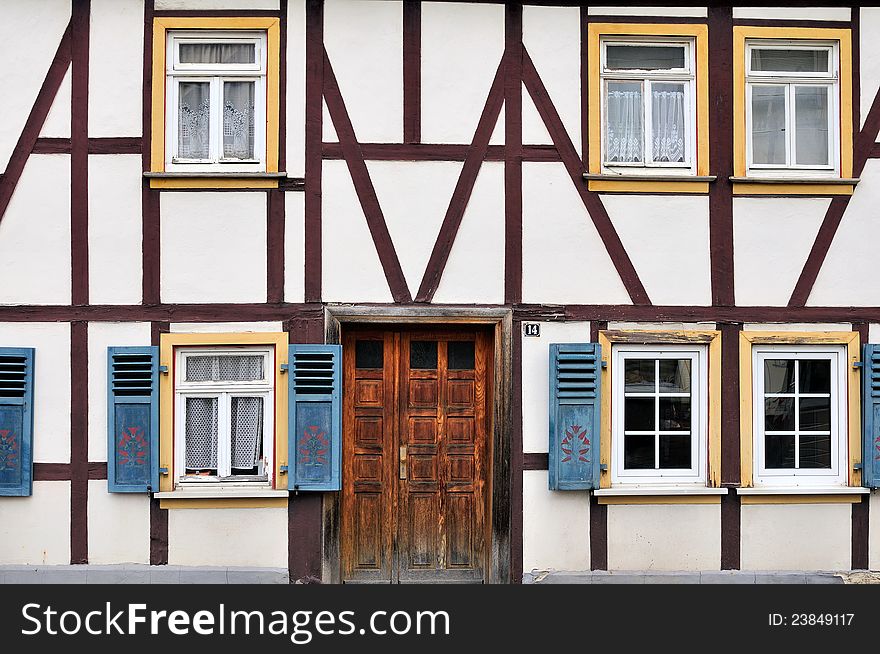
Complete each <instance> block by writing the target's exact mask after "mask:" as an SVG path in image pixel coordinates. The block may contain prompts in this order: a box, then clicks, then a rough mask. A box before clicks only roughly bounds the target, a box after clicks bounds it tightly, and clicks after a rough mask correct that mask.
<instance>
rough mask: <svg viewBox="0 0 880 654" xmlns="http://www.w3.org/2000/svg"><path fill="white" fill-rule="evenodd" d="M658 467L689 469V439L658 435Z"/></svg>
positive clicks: (679, 436)
mask: <svg viewBox="0 0 880 654" xmlns="http://www.w3.org/2000/svg"><path fill="white" fill-rule="evenodd" d="M660 467H661V468H677V469H681V468H685V469H687V468H690V467H691V437H690V436H682V435H677V434H676V435H664V434H660Z"/></svg>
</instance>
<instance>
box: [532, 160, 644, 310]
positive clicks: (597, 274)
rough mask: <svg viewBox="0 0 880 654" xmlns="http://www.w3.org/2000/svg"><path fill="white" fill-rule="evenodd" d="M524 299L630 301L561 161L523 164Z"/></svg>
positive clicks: (599, 301) (587, 302) (597, 301)
mask: <svg viewBox="0 0 880 654" xmlns="http://www.w3.org/2000/svg"><path fill="white" fill-rule="evenodd" d="M644 281H645V280H642V282H643V283H644ZM523 301H524V302H538V303H545V302H563V303H572V304H630V299H629V295H628V294H627V292H626V289H625V288H624V286H623V282H621V281H620V275H618V274H617V270H616V269H615V268H614V265H613V264H612V263H611V258H610V257H609V256H608V251H607V250H606V249H605V245H604V244H603V243H602V239H601V238H599V234H598V232H597V231H596V228H595V226H594V225H593V221H592V220H591V219H590V216H589V214H588V213H587V210H586V208H585V207H584V204H583V202H582V201H581V198H580V196H579V195H578V192H577V190H576V189H575V188H574V184H573V183H572V181H571V177H569V175H568V173H567V172H566V170H565V166H563V164H561V163H534V162H526V163H524V164H523Z"/></svg>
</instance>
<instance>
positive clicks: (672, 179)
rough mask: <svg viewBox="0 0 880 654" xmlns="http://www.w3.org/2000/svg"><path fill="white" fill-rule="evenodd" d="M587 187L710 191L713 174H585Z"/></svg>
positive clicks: (623, 190)
mask: <svg viewBox="0 0 880 654" xmlns="http://www.w3.org/2000/svg"><path fill="white" fill-rule="evenodd" d="M584 179H585V180H587V188H589V189H590V190H591V191H605V192H609V193H708V192H709V184H710V183H711V182H714V181H715V177H714V176H711V175H703V176H696V175H663V174H652V175H645V174H620V175H612V174H594V173H586V174H584Z"/></svg>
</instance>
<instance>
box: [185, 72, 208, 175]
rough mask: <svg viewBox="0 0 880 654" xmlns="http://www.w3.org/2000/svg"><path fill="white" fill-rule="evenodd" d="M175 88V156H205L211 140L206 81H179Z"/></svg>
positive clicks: (193, 157) (206, 156)
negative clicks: (176, 117)
mask: <svg viewBox="0 0 880 654" xmlns="http://www.w3.org/2000/svg"><path fill="white" fill-rule="evenodd" d="M177 88H178V92H177V95H178V124H177V156H178V157H180V158H182V159H207V158H208V153H209V148H210V143H211V131H210V122H211V101H210V97H211V92H210V84H208V82H181V83H180V84H179V85H178V87H177Z"/></svg>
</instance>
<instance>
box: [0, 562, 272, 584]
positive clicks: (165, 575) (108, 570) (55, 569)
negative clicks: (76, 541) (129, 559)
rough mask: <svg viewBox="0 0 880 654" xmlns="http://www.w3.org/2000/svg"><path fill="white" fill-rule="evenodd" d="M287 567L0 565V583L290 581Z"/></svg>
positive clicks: (241, 582) (232, 582)
mask: <svg viewBox="0 0 880 654" xmlns="http://www.w3.org/2000/svg"><path fill="white" fill-rule="evenodd" d="M287 583H290V578H289V577H288V573H287V569H286V568H216V567H189V566H179V565H153V566H150V565H145V564H124V565H0V584H287Z"/></svg>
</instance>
